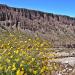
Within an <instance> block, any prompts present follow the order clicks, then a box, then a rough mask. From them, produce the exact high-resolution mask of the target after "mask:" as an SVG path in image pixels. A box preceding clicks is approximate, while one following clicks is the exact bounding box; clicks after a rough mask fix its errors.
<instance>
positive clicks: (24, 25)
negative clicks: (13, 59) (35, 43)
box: [0, 4, 75, 48]
mask: <svg viewBox="0 0 75 75" xmlns="http://www.w3.org/2000/svg"><path fill="white" fill-rule="evenodd" d="M3 30H7V31H15V30H19V31H22V32H26V33H28V34H29V35H31V36H33V35H34V36H39V37H42V38H44V39H47V40H49V41H50V42H52V43H53V45H54V47H67V48H75V18H72V17H69V16H63V15H55V14H52V13H45V12H41V11H35V10H29V9H24V8H14V7H9V6H7V5H3V4H0V31H3Z"/></svg>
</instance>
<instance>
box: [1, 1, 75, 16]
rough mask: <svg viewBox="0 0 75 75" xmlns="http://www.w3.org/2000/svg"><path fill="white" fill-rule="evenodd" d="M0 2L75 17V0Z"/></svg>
mask: <svg viewBox="0 0 75 75" xmlns="http://www.w3.org/2000/svg"><path fill="white" fill-rule="evenodd" d="M0 4H7V5H9V6H12V7H19V8H28V9H33V10H40V11H44V12H49V13H54V14H62V15H68V16H73V17H75V0H0Z"/></svg>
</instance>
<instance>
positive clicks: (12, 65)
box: [0, 32, 58, 75]
mask: <svg viewBox="0 0 75 75" xmlns="http://www.w3.org/2000/svg"><path fill="white" fill-rule="evenodd" d="M51 47H52V45H51V44H50V43H49V42H48V41H47V40H43V39H41V38H38V37H36V38H31V37H30V36H27V35H25V34H23V33H21V32H17V33H8V32H2V34H0V75H44V74H45V73H48V72H50V71H52V70H56V69H57V67H58V65H55V64H52V63H51V64H50V67H49V66H48V64H49V63H48V60H51V59H49V58H48V57H50V56H54V54H52V53H51V54H49V53H50V52H51V51H52V50H49V48H51ZM47 49H48V50H47ZM48 54H49V55H48Z"/></svg>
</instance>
